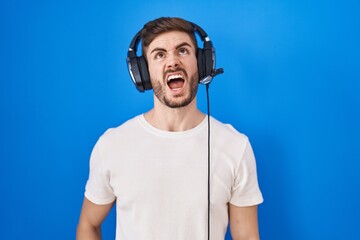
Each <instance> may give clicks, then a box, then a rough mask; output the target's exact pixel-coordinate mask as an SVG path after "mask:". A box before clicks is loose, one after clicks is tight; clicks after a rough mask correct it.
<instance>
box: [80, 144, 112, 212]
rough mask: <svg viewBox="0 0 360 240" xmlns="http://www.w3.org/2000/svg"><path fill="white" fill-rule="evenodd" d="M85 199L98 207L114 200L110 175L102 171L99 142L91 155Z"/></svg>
mask: <svg viewBox="0 0 360 240" xmlns="http://www.w3.org/2000/svg"><path fill="white" fill-rule="evenodd" d="M85 197H86V198H87V199H88V200H90V201H91V202H93V203H95V204H98V205H103V204H109V203H112V202H113V201H114V200H115V195H114V191H113V188H112V187H111V185H110V174H109V173H106V172H104V170H103V159H102V158H101V149H100V143H99V141H98V142H97V143H96V145H95V147H94V149H93V151H92V153H91V157H90V172H89V178H88V180H87V183H86V187H85Z"/></svg>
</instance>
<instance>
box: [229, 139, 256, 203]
mask: <svg viewBox="0 0 360 240" xmlns="http://www.w3.org/2000/svg"><path fill="white" fill-rule="evenodd" d="M262 202H263V197H262V194H261V191H260V188H259V184H258V179H257V172H256V162H255V156H254V153H253V150H252V147H251V144H250V142H249V141H248V140H247V141H246V144H245V149H244V152H243V155H242V158H241V159H240V162H239V164H238V167H237V171H236V175H235V179H234V184H233V187H232V191H231V199H230V203H231V204H233V205H235V206H239V207H245V206H253V205H258V204H260V203H262Z"/></svg>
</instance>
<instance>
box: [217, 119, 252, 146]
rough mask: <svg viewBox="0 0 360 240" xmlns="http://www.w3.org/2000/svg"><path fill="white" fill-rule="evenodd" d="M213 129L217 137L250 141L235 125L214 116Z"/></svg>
mask: <svg viewBox="0 0 360 240" xmlns="http://www.w3.org/2000/svg"><path fill="white" fill-rule="evenodd" d="M211 130H212V132H213V133H214V136H215V137H221V138H223V139H226V140H232V141H238V142H247V141H248V137H247V136H246V135H245V134H244V133H242V132H240V131H238V130H237V129H236V128H235V127H233V125H231V124H229V123H223V122H221V121H219V120H217V119H215V118H213V117H212V118H211Z"/></svg>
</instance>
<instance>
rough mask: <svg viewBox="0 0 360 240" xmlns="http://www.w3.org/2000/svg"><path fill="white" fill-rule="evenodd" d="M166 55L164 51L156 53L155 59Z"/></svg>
mask: <svg viewBox="0 0 360 240" xmlns="http://www.w3.org/2000/svg"><path fill="white" fill-rule="evenodd" d="M164 57H165V53H164V52H157V53H156V54H155V59H161V58H164Z"/></svg>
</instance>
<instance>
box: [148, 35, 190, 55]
mask: <svg viewBox="0 0 360 240" xmlns="http://www.w3.org/2000/svg"><path fill="white" fill-rule="evenodd" d="M172 34H175V35H172ZM178 42H180V43H179V44H177V43H178ZM175 44H177V45H175ZM152 45H155V46H154V49H151V48H152ZM174 45H175V47H174V49H178V48H180V47H182V46H185V45H188V46H189V47H191V48H194V49H196V46H193V45H194V43H193V42H192V40H191V38H190V37H189V35H188V34H187V33H184V32H176V31H175V32H166V33H163V34H160V35H159V36H157V37H156V38H155V39H154V40H153V41H152V42H151V43H150V44H149V46H148V50H150V54H151V53H153V52H156V51H164V52H168V51H170V50H171V49H173V46H174Z"/></svg>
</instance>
